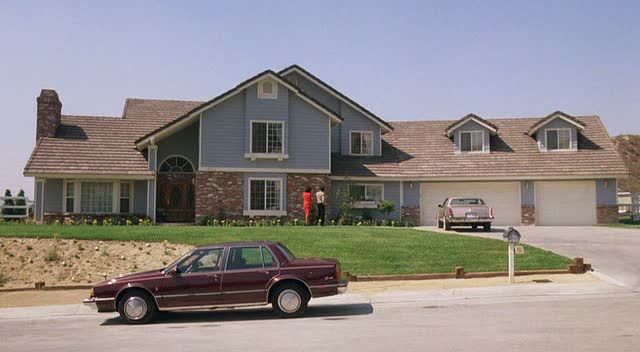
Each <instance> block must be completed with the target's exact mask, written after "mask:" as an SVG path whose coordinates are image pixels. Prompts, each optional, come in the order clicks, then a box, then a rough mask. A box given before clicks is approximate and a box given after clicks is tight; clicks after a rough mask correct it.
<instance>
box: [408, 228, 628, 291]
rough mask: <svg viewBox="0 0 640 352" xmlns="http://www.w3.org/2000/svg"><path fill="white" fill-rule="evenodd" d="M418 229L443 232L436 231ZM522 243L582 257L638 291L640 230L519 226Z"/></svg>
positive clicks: (496, 232)
mask: <svg viewBox="0 0 640 352" xmlns="http://www.w3.org/2000/svg"><path fill="white" fill-rule="evenodd" d="M420 229H424V230H430V231H438V232H445V231H444V230H442V229H438V228H435V227H420ZM517 229H518V231H520V233H521V234H522V241H523V242H524V243H527V244H530V245H533V246H536V247H540V248H544V249H548V250H551V251H553V252H556V253H559V254H562V255H565V256H567V257H571V258H573V257H584V259H585V262H586V263H591V264H592V265H593V268H594V269H595V270H596V271H597V272H598V273H601V274H603V275H605V276H606V277H608V279H609V281H610V282H612V283H616V284H618V285H623V286H625V287H628V288H631V289H632V290H637V291H640V230H635V229H625V228H612V227H600V226H593V227H589V226H580V227H564V226H563V227H551V226H520V227H517ZM502 231H504V229H501V228H495V229H494V230H493V231H492V232H490V233H484V232H480V231H472V230H471V229H467V228H460V229H457V228H454V230H453V231H450V232H452V233H459V234H461V235H470V236H479V237H486V238H496V239H502Z"/></svg>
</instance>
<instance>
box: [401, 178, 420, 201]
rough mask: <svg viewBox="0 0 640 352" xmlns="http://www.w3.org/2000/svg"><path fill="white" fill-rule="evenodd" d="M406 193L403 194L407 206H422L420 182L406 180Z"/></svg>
mask: <svg viewBox="0 0 640 352" xmlns="http://www.w3.org/2000/svg"><path fill="white" fill-rule="evenodd" d="M403 189H404V193H403V194H402V197H403V200H404V204H402V205H403V206H405V207H419V206H420V182H410V181H409V182H404V183H403Z"/></svg>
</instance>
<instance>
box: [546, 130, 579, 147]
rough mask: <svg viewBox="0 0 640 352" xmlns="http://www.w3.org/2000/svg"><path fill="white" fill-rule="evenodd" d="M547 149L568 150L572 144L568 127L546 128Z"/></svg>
mask: <svg viewBox="0 0 640 352" xmlns="http://www.w3.org/2000/svg"><path fill="white" fill-rule="evenodd" d="M546 134H547V135H546V141H547V150H570V149H571V146H572V145H573V141H572V140H571V129H570V128H554V129H547V130H546Z"/></svg>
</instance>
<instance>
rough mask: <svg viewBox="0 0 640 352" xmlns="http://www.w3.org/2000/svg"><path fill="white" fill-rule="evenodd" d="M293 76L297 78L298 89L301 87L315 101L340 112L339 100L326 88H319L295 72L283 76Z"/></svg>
mask: <svg viewBox="0 0 640 352" xmlns="http://www.w3.org/2000/svg"><path fill="white" fill-rule="evenodd" d="M289 77H295V79H296V80H297V85H298V87H299V88H300V89H302V90H303V91H304V92H305V93H307V94H309V95H310V96H312V97H313V98H314V99H316V100H317V101H319V102H321V103H322V104H324V105H326V106H327V107H328V108H329V109H331V110H333V111H335V112H340V103H341V102H340V100H339V99H338V98H336V97H334V96H333V95H332V94H329V93H328V92H327V91H326V90H324V89H322V88H320V87H319V86H317V85H316V84H315V83H313V82H311V81H309V80H307V79H306V78H304V77H302V76H301V75H299V74H298V73H296V72H292V73H289V74H288V75H286V76H285V78H289Z"/></svg>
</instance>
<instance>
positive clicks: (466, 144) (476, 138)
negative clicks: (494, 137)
mask: <svg viewBox="0 0 640 352" xmlns="http://www.w3.org/2000/svg"><path fill="white" fill-rule="evenodd" d="M460 151H461V152H463V153H473V152H482V151H484V131H463V132H460Z"/></svg>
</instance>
